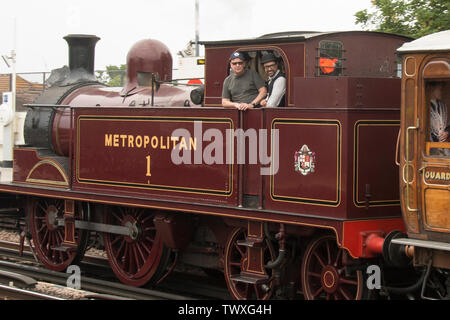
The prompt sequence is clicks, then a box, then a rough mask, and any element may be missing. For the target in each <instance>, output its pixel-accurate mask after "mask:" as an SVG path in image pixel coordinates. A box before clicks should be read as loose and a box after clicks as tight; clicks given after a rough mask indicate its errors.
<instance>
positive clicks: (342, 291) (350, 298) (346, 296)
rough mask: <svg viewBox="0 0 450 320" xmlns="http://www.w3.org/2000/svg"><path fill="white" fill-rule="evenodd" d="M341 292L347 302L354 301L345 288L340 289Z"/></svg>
mask: <svg viewBox="0 0 450 320" xmlns="http://www.w3.org/2000/svg"><path fill="white" fill-rule="evenodd" d="M339 292H340V293H341V294H342V296H343V297H344V298H345V300H352V297H351V296H350V295H349V294H348V293H347V292H346V291H345V289H344V288H343V287H340V288H339Z"/></svg>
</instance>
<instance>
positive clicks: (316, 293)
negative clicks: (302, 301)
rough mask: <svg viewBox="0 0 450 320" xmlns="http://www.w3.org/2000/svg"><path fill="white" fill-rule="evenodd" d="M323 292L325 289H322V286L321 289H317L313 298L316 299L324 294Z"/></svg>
mask: <svg viewBox="0 0 450 320" xmlns="http://www.w3.org/2000/svg"><path fill="white" fill-rule="evenodd" d="M322 291H323V288H322V286H321V287H320V288H319V289H317V291H316V292H314V293H313V297H314V298H315V297H317V296H318V295H319V294H321V293H322Z"/></svg>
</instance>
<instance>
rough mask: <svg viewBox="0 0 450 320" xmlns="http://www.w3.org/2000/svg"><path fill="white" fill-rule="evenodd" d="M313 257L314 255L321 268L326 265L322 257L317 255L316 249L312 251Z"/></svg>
mask: <svg viewBox="0 0 450 320" xmlns="http://www.w3.org/2000/svg"><path fill="white" fill-rule="evenodd" d="M313 255H314V257H316V259H317V261H319V263H320V265H321V266H322V268H325V267H326V265H325V263H324V262H323V260H322V257H321V256H320V255H319V253H317V252H316V251H314V253H313Z"/></svg>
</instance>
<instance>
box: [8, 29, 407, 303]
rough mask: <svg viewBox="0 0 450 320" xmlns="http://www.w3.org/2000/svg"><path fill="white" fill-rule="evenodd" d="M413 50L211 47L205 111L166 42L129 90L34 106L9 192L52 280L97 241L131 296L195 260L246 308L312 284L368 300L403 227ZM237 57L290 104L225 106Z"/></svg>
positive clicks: (362, 44) (329, 36) (283, 43)
mask: <svg viewBox="0 0 450 320" xmlns="http://www.w3.org/2000/svg"><path fill="white" fill-rule="evenodd" d="M87 38H88V40H87V43H92V42H96V41H97V40H96V39H97V38H96V37H87ZM408 40H409V39H408V38H405V37H400V36H396V35H389V34H382V33H372V32H331V33H310V32H308V33H304V32H299V33H285V34H272V35H266V36H263V37H261V38H257V39H248V40H236V41H217V42H205V43H203V44H204V45H205V48H206V69H205V91H204V92H205V96H204V101H205V102H204V104H203V106H202V107H196V105H194V103H193V102H192V100H190V99H189V98H188V94H189V92H190V89H182V88H180V87H176V86H173V85H170V84H167V83H165V82H164V81H166V80H171V75H170V72H169V69H168V68H167V66H168V65H169V64H170V61H171V59H169V58H168V56H167V55H166V52H167V50H166V49H165V46H163V45H162V44H160V43H159V42H155V41H151V42H150V43H149V42H140V43H138V44H137V45H136V46H135V47H134V48H132V50H130V54H129V57H128V58H127V62H128V63H129V65H128V66H127V83H126V85H125V87H124V88H107V87H105V86H103V85H101V84H98V83H92V82H90V80H88V81H84V80H83V81H81V82H76V83H75V84H67V86H65V85H62V86H55V87H54V88H53V89H52V88H50V89H49V90H48V91H47V92H46V93H44V95H43V96H41V97H40V98H39V99H38V100H37V103H36V104H34V105H31V106H30V108H31V110H30V112H29V116H27V129H26V130H28V134H27V144H28V145H26V146H21V147H17V148H16V149H15V151H14V175H13V181H12V182H11V183H10V184H2V185H0V191H3V192H10V193H16V194H18V195H19V197H20V199H21V200H23V201H22V203H23V206H24V211H25V212H27V215H28V221H29V224H28V226H27V227H28V228H29V231H30V233H31V234H32V236H33V239H34V243H35V245H36V247H37V253H38V256H39V258H40V260H41V261H42V262H43V263H44V264H45V265H46V266H47V267H49V268H52V269H56V270H64V268H66V267H67V266H68V265H70V264H72V263H75V262H76V261H77V260H78V259H80V258H81V257H82V255H83V253H84V249H85V247H86V241H87V234H88V232H87V231H88V230H91V231H97V232H99V233H102V234H103V236H104V243H105V249H106V251H107V253H108V259H109V261H110V264H111V267H112V269H113V271H114V272H115V274H116V275H117V277H118V278H119V279H120V280H121V281H123V282H124V283H127V284H129V285H134V286H142V285H144V284H146V283H148V282H152V283H156V282H158V281H159V280H160V279H161V278H164V277H165V276H164V273H165V272H166V270H167V269H168V270H169V271H170V270H172V268H169V265H170V264H171V263H172V264H173V263H176V261H183V262H185V263H188V264H193V265H196V266H200V267H202V268H205V269H219V270H222V271H223V272H224V275H225V280H226V282H227V285H228V288H229V291H230V294H231V296H232V297H233V298H236V299H268V298H270V297H272V296H273V294H274V293H275V292H281V293H282V294H283V295H284V296H285V295H286V294H287V292H294V295H295V294H296V292H297V289H299V288H300V287H299V286H300V285H301V286H302V292H303V294H304V296H305V297H306V298H307V299H330V298H333V299H361V298H364V297H366V296H367V293H368V290H369V289H368V288H367V287H366V285H365V281H364V273H363V272H364V268H365V267H366V266H367V265H368V264H369V263H373V262H374V261H382V258H383V257H382V254H383V249H384V248H383V239H384V238H385V237H386V235H387V234H389V233H391V232H392V231H404V224H403V221H402V218H401V211H400V201H399V194H398V188H397V185H398V181H397V180H396V177H397V176H398V175H397V170H398V169H397V168H396V166H395V164H394V161H393V159H394V158H395V146H396V141H397V134H398V130H399V126H400V117H399V110H400V79H397V78H396V75H397V62H396V57H395V54H394V53H395V50H396V48H398V47H399V46H401V45H402V44H403V43H404V42H406V41H408ZM90 46H91V47H92V45H90ZM236 50H239V51H243V52H245V53H247V54H248V56H249V57H250V61H249V65H250V68H252V69H253V70H255V71H257V72H259V73H260V74H261V75H262V76H264V73H263V71H262V68H261V64H260V60H261V57H262V55H263V54H264V53H267V52H271V53H273V54H274V55H275V56H277V57H278V58H279V63H280V65H281V67H282V69H283V72H285V74H286V76H287V79H288V81H287V83H288V87H287V91H286V101H285V102H286V103H285V105H286V106H287V107H285V108H262V109H255V110H247V111H245V112H243V111H239V110H234V109H225V108H222V107H221V106H220V105H219V102H220V94H221V91H222V82H223V79H224V78H225V77H226V75H227V73H228V71H229V65H228V62H229V61H228V57H229V56H230V54H231V53H232V52H233V51H236ZM145 59H150V61H149V62H145V61H146V60H145ZM72 86H73V87H72ZM148 101H150V103H148ZM151 101H153V103H152V102H151ZM141 102H142V103H141ZM188 105H189V106H191V108H186V106H188ZM42 132H44V134H42ZM380 264H381V262H380ZM299 278H300V282H299V281H298V279H299Z"/></svg>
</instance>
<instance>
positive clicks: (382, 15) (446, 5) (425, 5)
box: [355, 0, 450, 38]
mask: <svg viewBox="0 0 450 320" xmlns="http://www.w3.org/2000/svg"><path fill="white" fill-rule="evenodd" d="M372 7H374V8H373V10H371V11H369V10H367V9H364V10H361V11H358V12H357V13H356V14H355V17H356V23H357V24H361V25H362V26H363V29H365V30H372V31H380V32H388V33H396V34H400V35H404V36H409V37H413V38H419V37H423V36H425V35H427V34H431V33H434V32H438V31H443V30H448V29H450V0H372Z"/></svg>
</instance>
